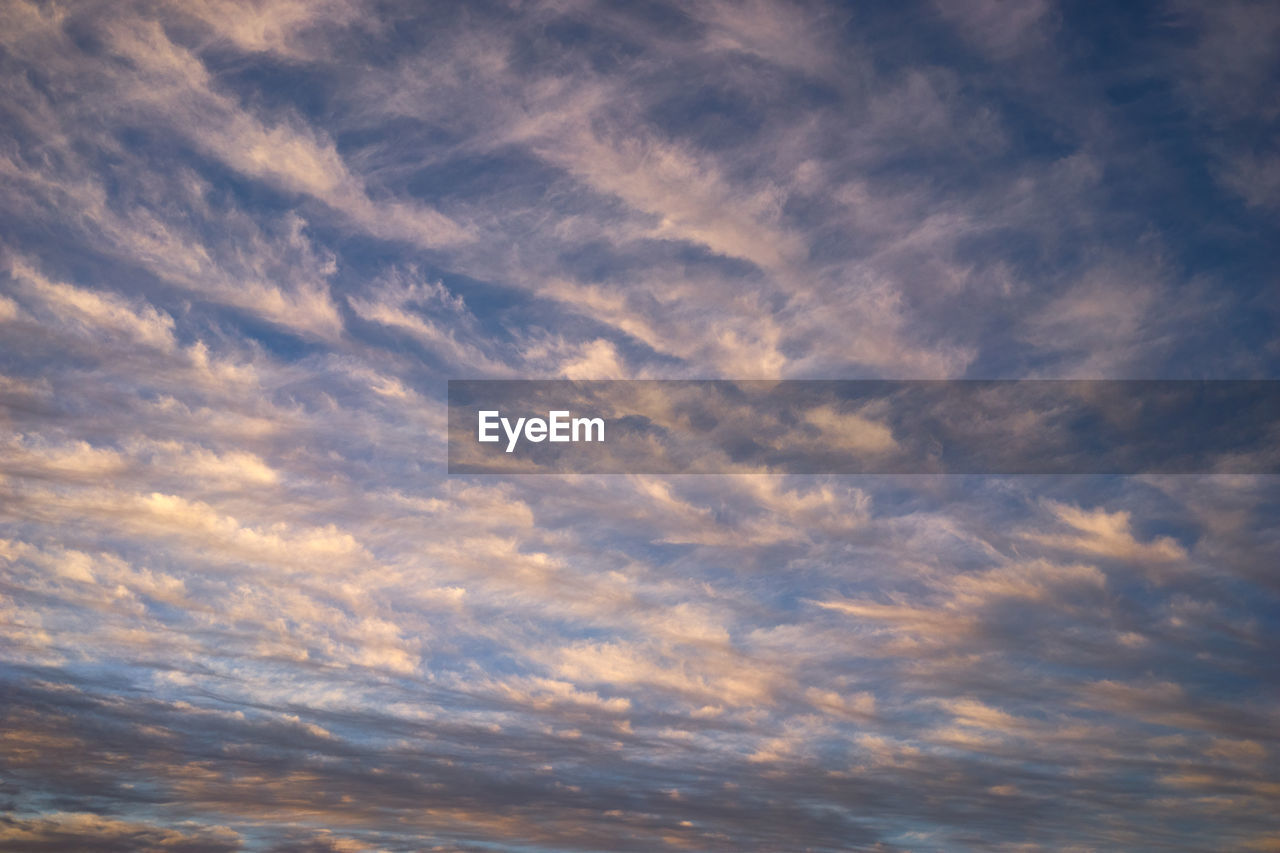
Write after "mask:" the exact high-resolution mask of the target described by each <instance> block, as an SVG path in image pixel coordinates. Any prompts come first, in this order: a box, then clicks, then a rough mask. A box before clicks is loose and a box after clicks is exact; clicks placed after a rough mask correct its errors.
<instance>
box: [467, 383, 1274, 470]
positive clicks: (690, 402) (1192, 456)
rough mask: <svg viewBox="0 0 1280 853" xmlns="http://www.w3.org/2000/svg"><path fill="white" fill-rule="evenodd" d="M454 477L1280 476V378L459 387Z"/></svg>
mask: <svg viewBox="0 0 1280 853" xmlns="http://www.w3.org/2000/svg"><path fill="white" fill-rule="evenodd" d="M448 444H449V473H451V474H556V473H559V474H568V473H581V474H730V473H746V472H767V473H775V474H1053V475H1057V474H1157V473H1158V474H1198V473H1251V474H1274V473H1280V382H1277V381H1272V380H1195V381H1193V380H1094V381H1074V380H948V381H927V380H906V381H897V380H783V381H776V382H775V381H763V380H748V381H732V380H617V381H575V380H452V381H450V382H449V442H448Z"/></svg>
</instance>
